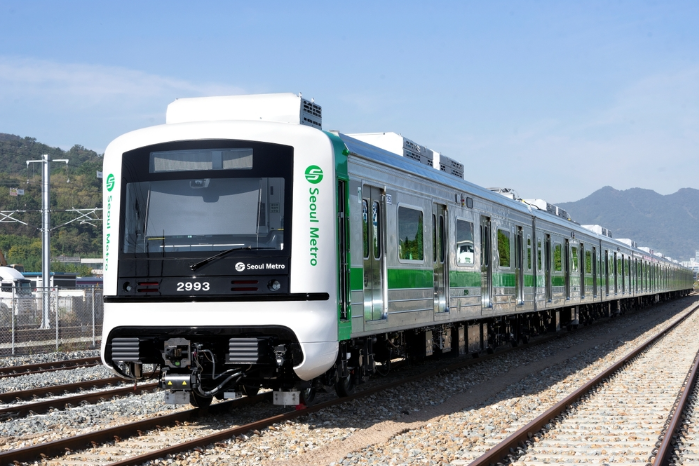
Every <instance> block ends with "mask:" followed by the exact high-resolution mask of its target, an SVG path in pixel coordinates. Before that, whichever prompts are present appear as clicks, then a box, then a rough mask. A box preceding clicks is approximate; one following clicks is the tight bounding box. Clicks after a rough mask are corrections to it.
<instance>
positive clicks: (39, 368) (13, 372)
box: [0, 357, 101, 377]
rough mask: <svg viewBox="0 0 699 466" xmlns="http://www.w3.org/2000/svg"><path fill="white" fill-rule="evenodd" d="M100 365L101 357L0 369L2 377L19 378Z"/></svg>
mask: <svg viewBox="0 0 699 466" xmlns="http://www.w3.org/2000/svg"><path fill="white" fill-rule="evenodd" d="M100 363H101V362H100V358H99V357H92V358H81V359H67V360H65V361H52V362H42V363H38V364H25V365H23V366H9V367H0V377H19V376H21V375H30V374H41V373H44V372H54V371H62V370H66V369H77V368H79V367H92V366H97V365H99V364H100ZM58 366H60V367H58Z"/></svg>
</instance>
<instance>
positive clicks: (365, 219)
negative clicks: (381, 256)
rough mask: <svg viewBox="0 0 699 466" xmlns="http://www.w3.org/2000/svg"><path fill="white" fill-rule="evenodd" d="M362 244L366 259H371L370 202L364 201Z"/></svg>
mask: <svg viewBox="0 0 699 466" xmlns="http://www.w3.org/2000/svg"><path fill="white" fill-rule="evenodd" d="M362 244H363V246H364V249H363V254H364V255H363V256H362V257H364V259H368V258H369V202H367V200H366V199H362Z"/></svg>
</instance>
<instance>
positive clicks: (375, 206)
mask: <svg viewBox="0 0 699 466" xmlns="http://www.w3.org/2000/svg"><path fill="white" fill-rule="evenodd" d="M379 213H380V212H379V203H378V201H374V202H372V203H371V228H372V230H373V231H372V233H373V234H374V237H373V240H374V259H378V258H380V257H381V243H380V242H379V238H380V237H381V236H379V234H380V233H381V231H380V228H381V226H380V225H379V222H380V220H379V219H380V216H379Z"/></svg>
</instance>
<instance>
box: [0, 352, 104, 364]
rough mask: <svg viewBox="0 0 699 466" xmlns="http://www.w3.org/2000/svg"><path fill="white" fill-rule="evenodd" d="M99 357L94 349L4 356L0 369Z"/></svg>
mask: <svg viewBox="0 0 699 466" xmlns="http://www.w3.org/2000/svg"><path fill="white" fill-rule="evenodd" d="M99 355H100V352H99V350H97V349H95V350H87V351H69V352H66V353H63V352H56V353H40V354H29V355H22V356H6V357H0V367H14V366H23V365H25V364H40V363H43V362H59V361H67V360H69V359H83V358H93V357H96V356H99Z"/></svg>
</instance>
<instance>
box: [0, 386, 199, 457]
mask: <svg viewBox="0 0 699 466" xmlns="http://www.w3.org/2000/svg"><path fill="white" fill-rule="evenodd" d="M162 398H163V394H162V393H157V392H156V393H147V394H142V395H133V396H128V397H122V398H119V399H116V400H110V401H106V402H103V403H98V404H94V405H85V406H78V407H75V408H71V409H67V410H63V411H57V410H54V411H52V412H50V413H48V414H41V415H34V416H31V417H27V418H22V419H17V420H10V421H6V422H3V423H0V450H3V451H4V450H11V449H16V448H22V447H25V446H29V445H37V444H39V443H44V442H49V441H52V440H57V439H60V438H65V437H68V436H74V435H78V434H82V433H87V432H93V431H96V430H100V429H104V428H106V427H111V426H114V425H119V424H124V423H126V422H133V421H136V420H141V419H145V418H150V417H153V415H155V414H157V413H166V414H167V413H171V412H173V411H174V410H175V408H174V407H173V406H171V405H166V404H164V403H163V402H162ZM178 409H186V408H185V407H180V408H178Z"/></svg>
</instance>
